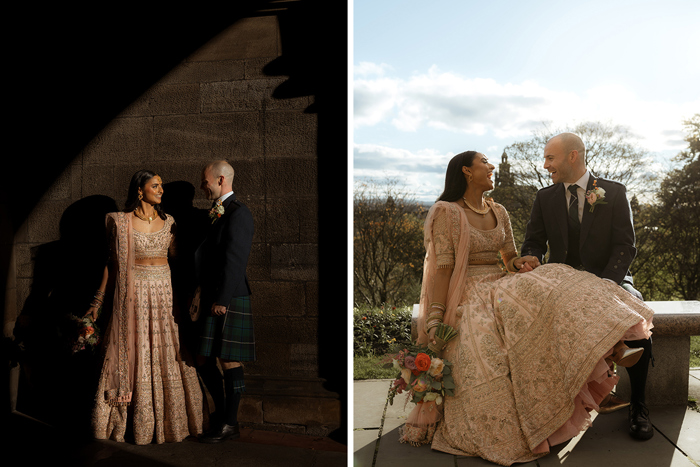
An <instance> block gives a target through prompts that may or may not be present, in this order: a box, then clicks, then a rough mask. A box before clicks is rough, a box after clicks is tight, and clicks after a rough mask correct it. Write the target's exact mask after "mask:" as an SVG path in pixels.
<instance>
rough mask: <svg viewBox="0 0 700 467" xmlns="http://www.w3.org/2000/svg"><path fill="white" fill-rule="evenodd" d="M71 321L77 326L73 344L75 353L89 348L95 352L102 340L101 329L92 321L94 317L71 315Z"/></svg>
mask: <svg viewBox="0 0 700 467" xmlns="http://www.w3.org/2000/svg"><path fill="white" fill-rule="evenodd" d="M70 319H71V321H73V322H74V324H75V337H74V339H73V343H72V349H73V353H76V352H79V351H81V350H85V349H87V348H89V349H90V350H95V349H96V348H97V345H98V344H99V343H100V341H101V340H102V338H101V337H100V329H99V328H98V327H97V325H96V324H95V322H94V321H93V319H92V315H87V316H83V317H82V318H80V317H78V316H75V315H71V316H70Z"/></svg>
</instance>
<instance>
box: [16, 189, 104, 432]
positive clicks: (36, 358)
mask: <svg viewBox="0 0 700 467" xmlns="http://www.w3.org/2000/svg"><path fill="white" fill-rule="evenodd" d="M116 210H117V205H116V203H115V201H114V200H113V199H112V198H109V197H107V196H101V195H95V196H89V197H87V198H83V199H81V200H79V201H76V202H75V203H73V204H72V205H70V206H69V207H68V208H67V209H66V210H65V211H64V212H63V215H62V216H61V220H60V224H59V231H60V239H59V240H57V241H54V242H50V243H45V244H43V245H39V246H37V247H34V248H32V257H33V259H34V261H33V262H34V275H33V281H32V284H31V290H30V293H29V296H28V297H27V299H26V300H25V302H24V306H23V307H22V310H21V313H20V315H19V317H18V319H17V322H16V324H15V327H14V337H15V344H16V345H17V346H18V348H19V349H21V351H20V352H19V354H18V355H17V358H18V360H19V363H20V364H21V365H20V367H21V372H20V381H19V388H18V398H17V411H18V412H21V413H24V414H26V415H29V416H31V417H34V418H36V419H38V420H41V421H43V422H46V423H48V424H50V425H53V426H66V427H68V428H70V429H71V430H74V432H75V433H76V434H80V435H86V434H87V432H86V430H87V429H88V428H89V426H90V423H89V417H90V411H91V409H92V403H93V401H94V398H95V391H96V389H97V377H98V375H99V362H100V357H99V352H98V351H96V350H95V351H94V352H93V351H92V350H90V349H86V350H81V351H78V352H73V349H72V343H73V342H74V340H75V339H77V337H78V334H77V327H76V325H75V322H74V321H72V319H71V315H74V316H77V317H82V316H83V315H84V314H85V313H86V311H87V309H88V307H89V304H90V302H91V301H92V298H93V296H94V293H95V290H96V289H97V288H98V287H99V285H100V281H101V280H102V271H103V269H104V266H105V264H106V262H107V254H108V251H107V245H106V232H105V215H106V214H107V213H108V212H113V211H116ZM106 302H107V300H106ZM105 309H108V307H105ZM108 320H109V314H108V313H102V315H101V316H100V318H99V319H98V321H97V325H98V327H99V328H100V329H104V328H105V327H106V325H107V322H108Z"/></svg>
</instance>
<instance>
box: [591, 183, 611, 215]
mask: <svg viewBox="0 0 700 467" xmlns="http://www.w3.org/2000/svg"><path fill="white" fill-rule="evenodd" d="M597 183H598V180H593V189H591V190H588V191H587V192H586V201H588V204H590V205H591V209H590V212H593V209H595V207H596V206H598V205H599V204H608V203H607V201H603V200H604V199H605V190H604V189H602V188H600V187H599V186H598V184H597Z"/></svg>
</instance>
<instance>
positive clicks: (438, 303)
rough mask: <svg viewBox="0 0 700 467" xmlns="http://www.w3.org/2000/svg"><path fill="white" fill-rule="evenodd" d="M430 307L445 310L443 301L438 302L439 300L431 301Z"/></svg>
mask: <svg viewBox="0 0 700 467" xmlns="http://www.w3.org/2000/svg"><path fill="white" fill-rule="evenodd" d="M430 308H440V309H442V311H445V310H447V307H446V306H445V305H444V304H443V303H440V302H433V303H431V304H430Z"/></svg>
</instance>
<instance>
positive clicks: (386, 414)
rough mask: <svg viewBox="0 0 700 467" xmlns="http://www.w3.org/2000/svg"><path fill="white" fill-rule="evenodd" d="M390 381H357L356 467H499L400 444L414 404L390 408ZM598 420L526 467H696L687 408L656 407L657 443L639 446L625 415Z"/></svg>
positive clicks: (697, 424) (696, 424) (698, 394)
mask: <svg viewBox="0 0 700 467" xmlns="http://www.w3.org/2000/svg"><path fill="white" fill-rule="evenodd" d="M688 377H689V389H688V393H689V396H692V397H694V398H695V399H696V400H700V368H696V369H691V370H690V371H689V376H688ZM390 383H391V380H366V381H355V382H354V383H353V387H354V391H353V392H354V431H353V451H354V466H355V467H394V466H396V467H406V466H430V467H478V466H484V467H486V466H495V465H496V464H493V463H491V462H487V461H485V460H483V459H480V458H473V457H463V456H454V455H450V454H445V453H442V452H438V451H432V450H431V449H430V447H429V446H422V447H420V448H416V447H412V446H410V445H408V444H401V443H399V442H398V429H399V427H400V426H401V425H402V424H403V423H404V421H405V419H406V417H407V415H408V412H409V411H410V409H411V408H412V404H410V403H409V404H408V406H407V407H406V410H405V411H404V409H403V401H402V400H401V399H400V398H397V399H395V400H394V405H393V406H392V405H389V404H388V403H387V400H386V396H387V393H388V390H389V385H390ZM592 415H593V416H595V418H594V421H593V426H592V427H590V428H589V429H588V430H586V431H585V432H584V433H582V434H581V435H579V436H578V437H577V438H575V439H573V440H572V441H571V442H569V443H564V444H562V445H559V446H555V447H554V450H553V451H552V452H551V453H550V454H549V455H547V456H545V457H543V458H541V459H538V460H536V461H532V462H528V463H526V464H516V465H518V466H523V467H552V466H558V465H563V466H565V467H590V466H596V467H609V466H614V467H627V466H634V467H693V466H695V467H698V466H699V465H700V464H699V462H700V412H697V411H695V410H692V409H690V408H687V407H684V406H655V407H651V408H650V418H651V421H652V424H653V425H654V428H655V434H654V437H653V438H652V439H650V440H648V441H644V442H642V441H636V440H634V439H632V438H631V437H630V436H629V435H628V434H627V410H626V409H623V410H619V411H617V412H613V413H611V414H607V415H598V414H597V413H595V412H593V413H592Z"/></svg>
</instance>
